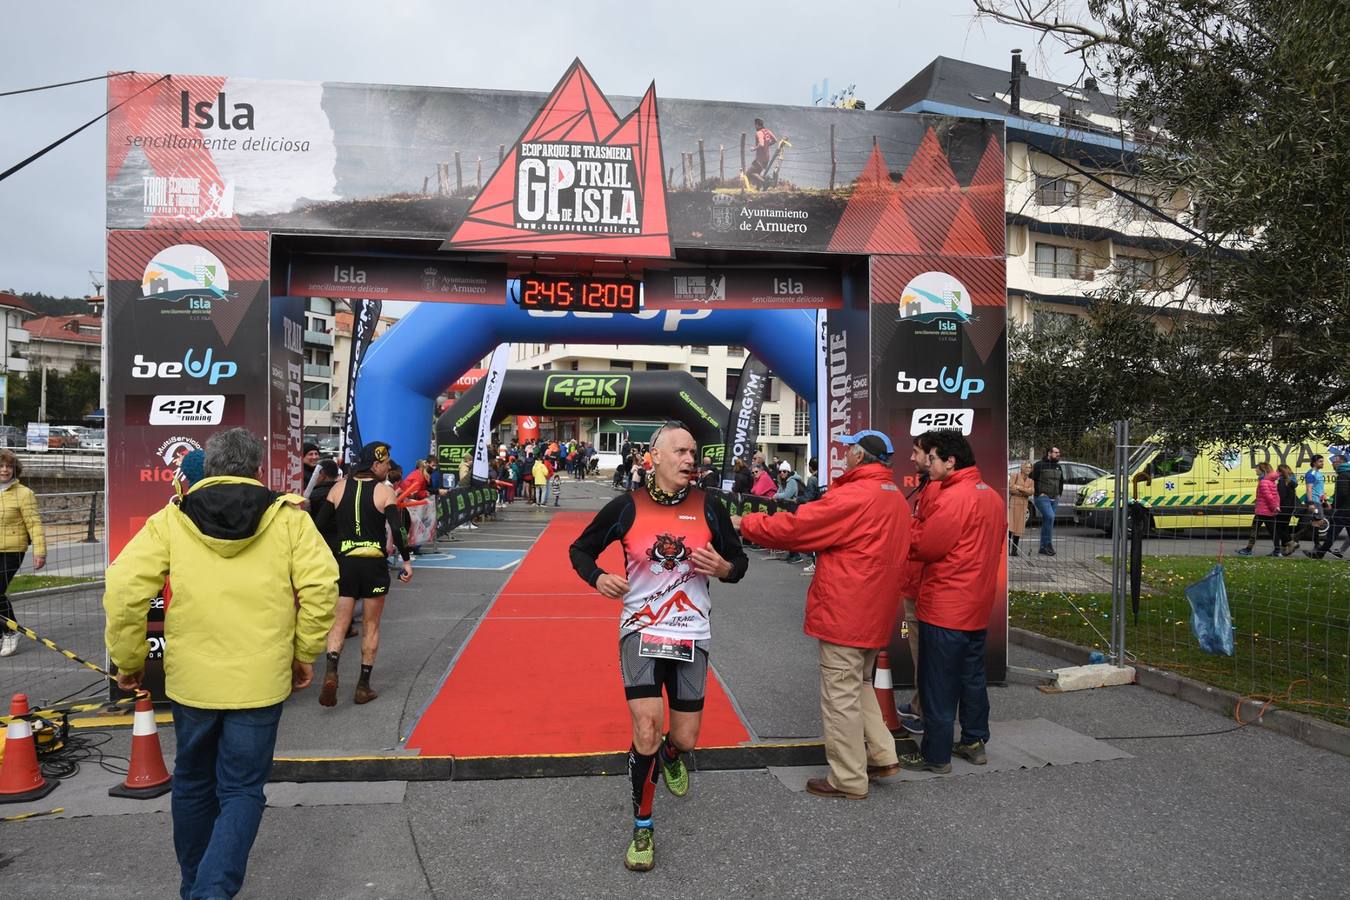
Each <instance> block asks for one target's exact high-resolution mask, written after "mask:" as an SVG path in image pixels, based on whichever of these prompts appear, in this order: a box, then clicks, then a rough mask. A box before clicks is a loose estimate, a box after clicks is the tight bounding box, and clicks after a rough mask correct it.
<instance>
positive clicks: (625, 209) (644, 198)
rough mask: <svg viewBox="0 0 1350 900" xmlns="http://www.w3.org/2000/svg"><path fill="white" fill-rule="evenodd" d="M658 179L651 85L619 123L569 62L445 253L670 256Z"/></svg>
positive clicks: (586, 74)
mask: <svg viewBox="0 0 1350 900" xmlns="http://www.w3.org/2000/svg"><path fill="white" fill-rule="evenodd" d="M664 174H665V173H664V170H663V169H662V163H661V140H660V131H659V129H658V126H657V119H656V87H655V86H654V85H653V86H652V87H649V88H648V89H647V93H646V94H645V95H644V96H643V98H642V100H641V101H640V102H639V103H638V105H637V108H636V109H634V110H633V111H632V112H631V113H629V114H628V115H627V116H625V117H623V118H622V119H620V118H619V116H618V115H617V114H616V113H615V112H614V108H613V107H612V106H610V104H609V101H608V100H606V99H605V97H604V95H603V94H602V93H601V92H600V89H599V87H597V86H596V84H595V81H594V80H593V79H592V78H591V76H590V73H589V72H587V71H586V67H585V66H583V65H582V64H581V60H576V61H574V62H573V63H572V65H571V66H570V67H569V68H568V70H567V73H566V74H564V75H563V77H562V80H561V81H559V82H558V84H557V86H556V87H555V88H554V89H553V92H552V93H551V94H550V95H549V96H548V99H546V100H545V101H544V103H543V105H542V106H541V107H540V108H539V112H538V113H536V114H535V117H534V119H533V120H532V121H531V122H530V124H529V125H528V126H527V127H526V128H525V131H524V132H522V133H521V135H520V138H519V139H518V140H517V141H516V143H515V145H514V146H513V147H512V148H511V150H510V152H508V153H507V154H506V155H505V157H504V158H503V159H502V161H501V164H500V165H499V166H498V167H497V171H496V172H495V173H494V174H493V176H492V177H491V178H490V179H488V182H487V184H486V185H484V186H483V189H482V191H480V192H479V194H478V197H477V198H476V199H475V200H474V202H473V205H472V206H471V207H470V208H469V211H468V213H467V214H466V215H465V217H464V221H463V222H461V223H460V225H459V227H458V228H456V229H455V232H454V234H453V235H452V236H451V238H450V240H449V241H447V242H446V244H445V249H447V250H464V249H473V250H485V249H490V250H496V249H508V248H510V249H521V250H540V249H543V250H550V249H553V250H563V251H564V252H567V253H594V252H599V253H605V254H614V255H622V256H647V257H669V256H671V255H672V254H671V248H670V233H669V231H670V229H669V227H668V226H667V223H666V193H665V178H664Z"/></svg>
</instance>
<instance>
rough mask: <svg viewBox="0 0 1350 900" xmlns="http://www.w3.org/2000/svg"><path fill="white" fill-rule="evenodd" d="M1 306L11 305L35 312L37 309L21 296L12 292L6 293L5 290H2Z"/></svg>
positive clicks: (0, 292)
mask: <svg viewBox="0 0 1350 900" xmlns="http://www.w3.org/2000/svg"><path fill="white" fill-rule="evenodd" d="M0 306H9V307H13V308H14V309H21V310H23V311H24V312H27V313H31V312H35V310H34V309H33V307H32V306H31V305H30V304H29V303H28V301H27V300H24V299H22V298H21V297H16V296H14V295H13V294H10V293H6V292H5V291H0Z"/></svg>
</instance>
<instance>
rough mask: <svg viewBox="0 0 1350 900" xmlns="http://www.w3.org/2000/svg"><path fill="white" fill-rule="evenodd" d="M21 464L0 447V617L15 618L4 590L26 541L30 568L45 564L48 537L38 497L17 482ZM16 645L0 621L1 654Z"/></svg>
mask: <svg viewBox="0 0 1350 900" xmlns="http://www.w3.org/2000/svg"><path fill="white" fill-rule="evenodd" d="M22 471H23V466H22V465H20V464H19V458H18V457H17V456H15V455H14V453H13V452H12V451H9V450H0V618H6V619H13V618H14V604H13V603H12V602H10V599H9V597H8V596H7V592H8V590H9V583H10V581H11V580H12V579H13V578H14V573H15V572H18V571H19V566H21V565H23V556H24V554H25V553H26V552H28V545H29V544H32V545H33V568H34V569H41V568H42V567H43V566H45V565H47V539H46V537H45V536H44V535H43V533H42V519H41V518H40V517H39V516H38V508H37V497H36V496H34V495H33V492H32V491H30V490H29V489H28V488H27V487H25V486H24V485H22V484H19V473H20V472H22ZM18 649H19V633H18V632H17V631H14V630H12V629H11V628H10V627H9V626H8V625H3V624H0V656H13V655H14V652H15V651H16V650H18Z"/></svg>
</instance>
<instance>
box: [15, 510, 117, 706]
mask: <svg viewBox="0 0 1350 900" xmlns="http://www.w3.org/2000/svg"><path fill="white" fill-rule="evenodd" d="M37 501H38V515H39V517H40V518H41V519H42V527H43V532H44V536H45V538H46V544H47V564H46V566H45V567H44V568H42V569H41V570H35V569H34V568H33V566H34V554H33V550H32V548H31V547H30V548H29V549H28V552H27V553H26V554H25V556H24V560H23V565H22V566H21V567H20V568H19V570H18V573H17V574H16V575H15V577H14V579H13V581H12V582H11V583H10V588H9V591H8V596H9V599H10V601H11V602H12V603H13V606H14V618H15V619H16V620H18V621H19V622H20V623H21V624H23V625H25V626H27V627H28V628H31V629H33V630H34V631H36V632H37V633H38V634H41V635H42V636H43V637H46V638H48V639H49V640H51V641H54V642H55V643H56V644H58V645H60V646H62V647H65V648H67V649H70V650H72V651H74V652H75V653H76V654H78V655H80V656H82V657H85V658H86V659H90V660H93V661H95V662H101V661H102V659H103V607H102V598H103V572H104V568H105V566H104V520H103V492H102V491H81V492H75V493H52V494H45V493H39V494H37ZM104 686H105V682H103V681H102V680H101V679H99V678H98V676H97V675H95V674H94V673H92V672H90V671H88V670H87V669H83V668H81V667H80V666H77V665H74V664H72V663H71V662H70V661H69V660H67V659H65V658H64V657H62V656H60V655H59V654H56V653H53V652H51V651H50V650H47V649H46V648H43V647H41V646H39V645H38V644H36V643H34V642H33V641H31V640H29V639H28V638H26V637H23V636H20V637H19V638H18V644H17V648H16V652H15V653H14V654H13V655H12V656H7V657H0V697H6V698H8V697H9V696H11V695H12V694H15V693H19V692H22V693H26V694H28V695H29V699H30V701H31V702H34V703H52V702H56V701H58V700H62V699H66V698H69V697H77V696H86V695H88V694H94V693H98V692H99V691H101V690H102V689H103V687H104Z"/></svg>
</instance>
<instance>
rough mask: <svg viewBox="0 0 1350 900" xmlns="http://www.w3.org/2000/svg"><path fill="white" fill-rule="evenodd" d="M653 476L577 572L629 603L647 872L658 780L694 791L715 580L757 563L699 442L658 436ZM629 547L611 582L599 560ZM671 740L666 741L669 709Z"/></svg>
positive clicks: (676, 425)
mask: <svg viewBox="0 0 1350 900" xmlns="http://www.w3.org/2000/svg"><path fill="white" fill-rule="evenodd" d="M651 453H652V464H653V470H652V477H651V478H650V479H648V481H647V485H646V486H645V487H639V488H637V489H636V490H633V491H631V492H629V493H625V494H621V495H619V496H618V497H615V498H614V499H613V500H611V501H610V502H609V503H607V504H605V507H604V509H602V510H600V512H599V513H598V514H597V515H596V517H595V519H594V520H592V522H591V524H590V525H588V526H587V527H586V530H585V531H583V532H582V533H581V535H580V536H579V537H578V538H577V539H576V541H574V542H573V544H572V547H571V550H570V553H571V559H572V568H574V569H576V572H577V574H578V575H580V576H581V577H582V578H583V579H584V580H585V581H586V583H587V584H589V585H591V586H592V587H594V588H595V589H596V590H598V591H599V592H600V593H601V594H603V595H604V596H606V597H609V598H611V599H614V600H622V601H623V610H622V612H621V614H620V619H619V661H620V666H621V668H622V670H623V683H624V693H625V695H626V696H627V698H628V709H629V712H630V714H631V715H632V720H633V744H632V746H631V747H630V748H629V751H628V773H629V778H630V781H631V782H632V790H633V819H634V822H633V839H632V841H631V842H630V843H629V845H628V851H627V853H626V854H625V856H624V865H625V866H627V867H628V868H629V869H632V870H634V871H647V870H648V869H651V868H652V866H653V865H654V863H655V844H654V841H653V830H652V798H653V794H654V792H655V790H656V783H657V780H658V779H659V778H660V777H661V776H662V775H664V776H665V779H666V787H668V788H669V789H670V792H671V793H672V794H674V795H675V796H677V797H682V796H684V795H685V794H686V793H687V792H688V790H689V772H688V770H687V769H686V767H685V765H684V761H683V759H682V758H681V754H682V753H686V752H688V751H690V750H693V749H694V744H695V742H696V741H697V740H698V730H699V725H700V723H701V721H702V716H703V689H704V685H705V683H706V680H707V675H708V648H709V644H710V640H711V637H712V631H711V628H710V623H709V616H710V614H711V597H710V595H709V592H708V579H709V578H713V577H716V578H718V579H720V580H721V581H725V582H727V583H733V582H737V581H740V580H741V577H742V576H743V575H745V570H746V567H747V566H748V565H749V564H750V561H749V559H748V558H747V557H746V555H745V551H744V550H743V549H741V542H740V539H739V538H738V537H737V536H736V531H735V529H733V528H732V527H731V516H730V515H728V513H727V511H726V509H725V508H724V507H723V506H722V505H721V504H720V503H718V502H717V501H716V500H715V499H713V497H712V496H711V495H709V494H707V493H705V492H704V491H703V490H702V489H701V488H698V487H696V486H694V484H693V482H694V479H695V476H696V472H697V467H696V461H695V457H694V453H695V443H694V437H693V435H692V434H690V433H689V430H688V429H687V428H686V427H685V426H684V425H683V424H682V423H680V422H667V423H666V424H665V425H663V426H662V427H661V428H660V429H659V430H658V431H657V432H656V434H655V435H654V436H653V438H652V445H651ZM614 541H620V542H621V543H622V544H623V551H624V560H625V571H624V572H623V573H621V574H611V573H609V572H606V571H604V570H603V569H601V568H600V566H599V564H598V563H597V559H598V558H599V557H600V554H601V553H602V552H603V551H604V549H605V548H606V547H608V546H609V545H610V544H611V543H613V542H614ZM662 691H664V692H665V696H666V702H668V703H669V706H670V733H669V734H668V735H666V736H665V738H664V740H663V739H662V736H661V725H662V720H663V717H664V715H665V711H666V710H665V707H666V702H663V701H662V699H661V694H662Z"/></svg>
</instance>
